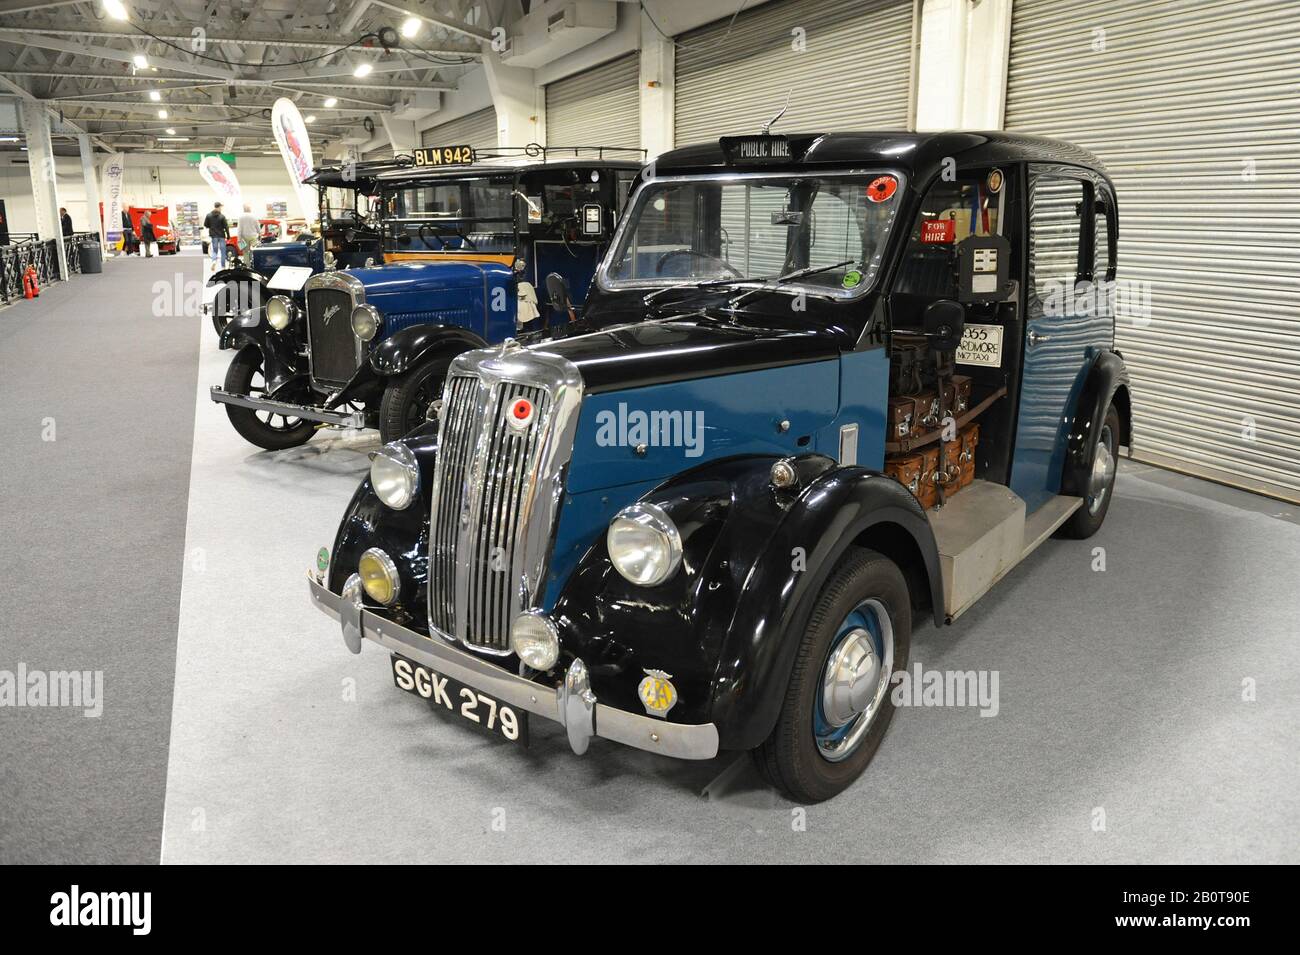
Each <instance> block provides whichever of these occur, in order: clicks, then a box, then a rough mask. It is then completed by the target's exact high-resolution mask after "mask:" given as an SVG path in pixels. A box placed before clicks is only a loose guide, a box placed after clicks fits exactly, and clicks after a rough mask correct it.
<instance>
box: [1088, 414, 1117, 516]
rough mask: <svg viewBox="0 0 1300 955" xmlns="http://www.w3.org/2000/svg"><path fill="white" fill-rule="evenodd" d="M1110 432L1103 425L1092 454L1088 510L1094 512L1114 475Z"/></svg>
mask: <svg viewBox="0 0 1300 955" xmlns="http://www.w3.org/2000/svg"><path fill="white" fill-rule="evenodd" d="M1111 441H1112V437H1111V432H1110V428H1109V427H1103V428H1102V429H1101V434H1100V435H1098V436H1097V451H1096V453H1095V454H1093V456H1092V474H1091V476H1090V479H1089V481H1088V512H1089V513H1090V514H1096V513H1097V511H1098V510H1100V508H1101V505H1102V504H1103V503H1104V502H1105V500H1106V495H1107V494H1108V493H1110V484H1111V481H1112V480H1113V479H1114V477H1115V455H1114V454H1113V453H1112V452H1111V450H1110V446H1111Z"/></svg>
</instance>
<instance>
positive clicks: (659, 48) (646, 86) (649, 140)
mask: <svg viewBox="0 0 1300 955" xmlns="http://www.w3.org/2000/svg"><path fill="white" fill-rule="evenodd" d="M676 54H677V49H676V47H674V46H673V44H672V41H671V40H667V39H665V38H664V37H663V35H662V34H661V33H660V32H659V31H658V30H656V29H655V28H654V24H652V23H651V22H650V19H649V17H647V16H646V15H645V11H644V10H643V11H642V12H641V76H640V90H641V93H640V103H639V105H640V107H641V147H642V148H643V149H645V151H646V159H647V160H650V159H654V158H655V157H656V156H658V155H659V154H660V153H666V152H668V150H670V149H672V148H673V145H674V143H675V139H674V130H673V115H674V112H675V110H676V106H675V103H676V86H677V84H676V68H677V55H676Z"/></svg>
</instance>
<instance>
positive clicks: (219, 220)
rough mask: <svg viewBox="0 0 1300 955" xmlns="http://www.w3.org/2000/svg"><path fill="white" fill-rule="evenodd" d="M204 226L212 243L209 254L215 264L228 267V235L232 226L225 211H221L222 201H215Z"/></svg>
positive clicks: (219, 266) (215, 265) (217, 266)
mask: <svg viewBox="0 0 1300 955" xmlns="http://www.w3.org/2000/svg"><path fill="white" fill-rule="evenodd" d="M203 228H205V229H207V230H208V242H209V243H210V244H211V247H210V248H209V250H208V254H209V255H211V256H212V264H213V266H214V267H216V268H222V269H224V268H225V267H226V237H227V236H228V235H229V234H230V226H229V224H228V223H227V222H226V216H225V213H223V212H222V211H221V203H219V202H216V203H213V205H212V211H211V212H209V213H208V215H207V218H206V219H204V220H203Z"/></svg>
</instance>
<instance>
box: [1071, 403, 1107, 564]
mask: <svg viewBox="0 0 1300 955" xmlns="http://www.w3.org/2000/svg"><path fill="white" fill-rule="evenodd" d="M1118 470H1119V412H1118V411H1116V410H1115V406H1114V405H1111V406H1110V407H1109V408H1108V409H1106V417H1105V419H1104V420H1103V422H1102V425H1101V432H1100V433H1099V434H1098V435H1097V447H1096V449H1095V450H1094V451H1093V452H1092V467H1091V468H1089V469H1088V486H1087V488H1085V489H1084V494H1083V506H1082V507H1080V508H1079V509H1078V510H1077V511H1075V512H1074V513H1073V514H1071V515H1070V519H1069V520H1068V521H1066V522H1065V523H1064V524H1063V525H1061V533H1062V534H1063V535H1064V536H1066V537H1073V538H1076V539H1078V540H1082V539H1083V538H1085V537H1091V536H1092V535H1093V534H1095V533H1097V531H1098V530H1099V529H1100V528H1101V524H1102V521H1104V520H1105V519H1106V512H1107V511H1108V510H1110V499H1111V498H1112V497H1113V496H1114V491H1115V474H1116V472H1117V471H1118Z"/></svg>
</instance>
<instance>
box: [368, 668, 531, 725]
mask: <svg viewBox="0 0 1300 955" xmlns="http://www.w3.org/2000/svg"><path fill="white" fill-rule="evenodd" d="M392 665H393V684H394V685H395V686H396V687H397V688H398V689H399V690H405V691H406V692H407V693H410V694H411V695H413V696H418V697H420V698H421V699H422V700H427V701H428V703H429V706H430V707H431V708H432V709H434V710H441V711H444V712H447V713H451V714H453V715H455V716H459V717H461V718H462V719H465V720H468V721H469V722H471V723H477V724H478V725H479V726H481V727H483V728H484V729H486V730H488V731H490V732H491V733H492V734H493V735H495V736H500V737H501V738H502V739H504V740H508V741H509V742H511V743H523V744H524V745H525V746H527V745H528V714H527V713H526V712H524V711H521V710H516V709H515V708H514V707H513V706H507V705H506V704H505V703H500V702H498V701H497V700H494V699H493V698H492V697H490V696H488V695H487V694H486V693H480V692H479V691H478V690H476V689H474V688H473V687H472V686H466V685H465V684H464V683H460V682H458V681H456V680H453V679H452V678H451V677H449V676H443V675H442V674H441V673H438V672H436V671H434V670H431V669H429V668H428V667H427V666H425V665H424V664H423V663H416V662H415V661H414V660H408V659H407V658H406V657H403V656H398V655H397V654H396V653H394V654H393V657H392Z"/></svg>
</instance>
